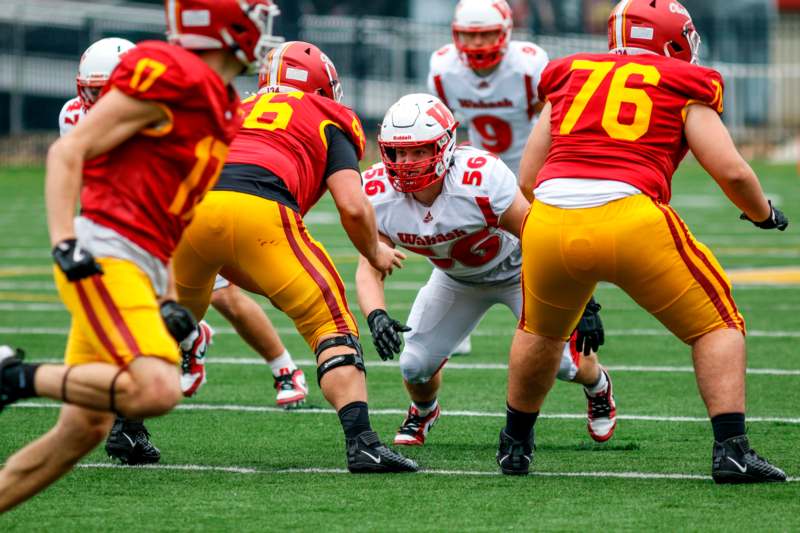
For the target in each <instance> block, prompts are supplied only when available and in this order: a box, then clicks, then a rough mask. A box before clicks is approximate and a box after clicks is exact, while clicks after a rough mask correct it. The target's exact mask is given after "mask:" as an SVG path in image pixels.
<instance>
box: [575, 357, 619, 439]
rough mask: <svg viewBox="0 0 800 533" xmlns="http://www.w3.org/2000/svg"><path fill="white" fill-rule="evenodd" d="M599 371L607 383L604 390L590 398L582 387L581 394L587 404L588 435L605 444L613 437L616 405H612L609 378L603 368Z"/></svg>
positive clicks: (612, 397)
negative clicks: (584, 396) (583, 395)
mask: <svg viewBox="0 0 800 533" xmlns="http://www.w3.org/2000/svg"><path fill="white" fill-rule="evenodd" d="M600 371H601V372H602V373H603V374H605V375H606V381H607V382H608V384H607V385H606V388H605V390H603V391H601V392H598V393H597V394H595V395H594V396H592V395H590V394H589V393H588V392H587V390H586V388H585V387H584V389H583V393H584V394H585V395H586V401H587V403H588V416H587V424H586V426H587V428H588V429H589V435H590V436H591V437H592V439H594V440H595V441H597V442H605V441H607V440H608V439H610V438H611V437H612V436H613V435H614V430H615V429H616V428H617V405H616V404H615V403H614V391H613V388H612V386H611V377H610V376H609V375H608V372H606V369H605V368H601V369H600Z"/></svg>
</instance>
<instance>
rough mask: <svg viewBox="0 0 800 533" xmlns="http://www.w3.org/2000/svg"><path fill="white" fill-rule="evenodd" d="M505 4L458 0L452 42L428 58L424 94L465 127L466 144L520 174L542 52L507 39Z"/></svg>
mask: <svg viewBox="0 0 800 533" xmlns="http://www.w3.org/2000/svg"><path fill="white" fill-rule="evenodd" d="M512 25H513V21H512V19H511V8H509V6H508V3H507V2H506V0H461V1H460V2H459V3H458V5H456V10H455V15H454V17H453V23H452V29H453V42H452V43H451V44H448V45H446V46H444V47H442V48H440V49H439V50H438V51H436V52H434V53H433V55H431V62H430V72H429V74H428V91H429V92H430V93H431V94H436V95H438V96H439V98H440V99H441V100H442V102H444V103H445V105H446V106H447V107H449V108H450V110H451V111H453V113H455V115H456V117H458V119H459V120H461V121H462V122H463V123H466V125H467V127H468V131H469V141H470V143H471V144H472V145H473V146H475V147H476V148H482V149H484V150H487V151H489V152H492V153H493V154H495V155H497V156H499V157H500V158H501V159H502V160H503V162H504V163H505V164H506V165H508V167H509V168H510V169H511V170H512V171H513V172H514V174H517V175H518V174H519V162H520V158H521V157H522V150H523V148H525V142H526V141H527V139H528V135H529V134H530V132H531V129H532V127H533V122H534V120H535V117H536V116H537V115H538V113H539V111H540V110H541V108H542V105H543V104H542V103H541V102H539V101H538V98H537V92H536V87H537V86H538V85H539V77H540V76H541V73H542V71H543V70H544V67H545V66H546V65H547V61H548V57H547V53H546V52H545V51H544V50H543V49H542V48H541V47H539V46H537V45H535V44H534V43H531V42H525V41H512V40H511V27H512Z"/></svg>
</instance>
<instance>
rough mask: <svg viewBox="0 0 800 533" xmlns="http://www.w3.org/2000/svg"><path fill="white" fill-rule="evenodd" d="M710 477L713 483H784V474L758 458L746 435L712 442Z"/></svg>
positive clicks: (761, 458)
mask: <svg viewBox="0 0 800 533" xmlns="http://www.w3.org/2000/svg"><path fill="white" fill-rule="evenodd" d="M711 477H712V478H714V482H715V483H774V482H781V481H786V473H785V472H784V471H783V470H781V469H780V468H777V467H776V466H773V465H772V464H770V462H769V461H767V460H766V459H764V458H763V457H760V456H759V455H758V454H757V453H756V452H755V450H753V449H752V448H751V447H750V442H748V440H747V436H746V435H742V436H740V437H732V438H730V439H728V440H726V441H723V442H714V453H713V456H712V463H711Z"/></svg>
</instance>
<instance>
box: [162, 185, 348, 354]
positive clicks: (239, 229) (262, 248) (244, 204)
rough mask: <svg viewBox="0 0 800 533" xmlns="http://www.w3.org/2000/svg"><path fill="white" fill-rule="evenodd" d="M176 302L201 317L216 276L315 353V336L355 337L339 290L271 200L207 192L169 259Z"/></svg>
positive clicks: (327, 262) (311, 245) (330, 269)
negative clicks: (252, 298)
mask: <svg viewBox="0 0 800 533" xmlns="http://www.w3.org/2000/svg"><path fill="white" fill-rule="evenodd" d="M173 265H174V270H175V281H176V286H177V290H178V300H179V301H180V302H181V303H182V304H184V305H186V306H187V307H189V309H191V311H192V312H193V313H194V314H195V316H196V317H198V318H200V317H202V316H204V315H205V312H206V309H207V308H208V304H209V301H210V298H211V291H212V288H213V285H214V277H215V276H216V274H217V273H218V272H220V270H221V271H222V273H223V275H224V276H225V277H230V279H231V281H233V282H234V283H237V284H238V285H241V286H242V287H244V288H246V289H248V290H252V291H255V292H258V293H260V294H262V295H264V296H266V297H267V298H269V299H270V301H271V302H272V304H273V305H274V306H275V307H277V308H278V309H280V310H281V311H283V312H284V313H286V314H287V315H288V316H289V317H290V318H291V319H292V320H293V321H294V323H295V327H296V328H297V331H298V332H300V334H301V335H302V336H303V337H304V338H305V340H306V342H307V343H308V344H309V346H310V347H311V348H312V349H315V348H316V346H317V344H318V343H319V340H320V338H321V337H323V336H326V335H331V334H336V333H341V334H347V333H352V334H355V335H358V326H357V324H356V321H355V318H354V317H353V314H352V313H351V312H350V309H349V308H348V305H347V300H346V299H345V290H344V283H343V282H342V278H341V277H340V276H339V273H338V272H337V271H336V267H335V266H334V265H333V261H331V258H330V257H329V256H328V254H327V252H326V251H325V249H324V248H323V246H322V245H321V244H320V243H319V242H317V241H316V240H314V239H313V238H312V237H311V236H310V235H309V233H308V230H307V229H306V227H305V225H304V224H303V219H302V218H301V217H300V215H299V214H298V213H296V212H295V211H292V210H291V209H289V208H287V207H285V206H283V205H282V204H280V203H278V202H275V201H273V200H267V199H264V198H260V197H258V196H254V195H251V194H245V193H240V192H233V191H211V192H210V193H208V194H207V195H206V197H205V198H204V199H203V201H202V202H201V203H200V204H199V205H198V206H197V208H196V211H195V217H194V220H193V221H192V223H191V224H190V225H189V227H188V228H187V230H186V232H185V233H184V235H183V239H182V240H181V242H180V245H179V246H178V249H177V250H176V252H175V255H174V257H173Z"/></svg>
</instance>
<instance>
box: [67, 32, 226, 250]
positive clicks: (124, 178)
mask: <svg viewBox="0 0 800 533" xmlns="http://www.w3.org/2000/svg"><path fill="white" fill-rule="evenodd" d="M110 90H119V91H122V92H123V93H125V94H126V95H128V96H130V97H133V98H136V99H138V100H146V101H151V102H153V103H155V104H157V105H159V106H161V107H163V109H164V111H165V112H166V114H167V116H168V117H169V118H168V120H167V121H166V122H164V123H163V124H159V125H156V126H154V127H151V128H147V129H143V130H141V131H139V132H138V133H137V134H135V135H134V136H133V137H131V138H130V139H128V140H126V141H125V142H123V143H122V144H120V145H119V146H117V147H116V148H114V149H113V150H111V151H109V152H107V153H105V154H103V155H101V156H99V157H97V158H95V159H92V160H90V161H86V163H85V164H84V168H83V189H82V190H81V214H82V215H83V216H85V217H87V218H89V219H91V220H93V221H95V222H97V223H99V224H101V225H103V226H106V227H108V228H111V229H113V230H114V231H116V232H118V233H120V234H121V235H123V236H124V237H126V238H128V239H130V240H131V241H133V242H134V243H136V244H137V245H139V246H141V247H142V248H144V249H145V250H146V251H147V252H149V253H151V254H153V255H154V256H155V257H157V258H158V259H160V260H161V261H163V262H164V263H166V262H167V261H168V260H169V258H170V256H171V255H172V252H173V251H174V249H175V247H176V246H177V244H178V241H179V240H180V237H181V234H182V233H183V230H184V228H185V227H186V226H187V225H188V224H189V222H190V221H191V219H192V215H193V213H194V207H195V205H196V204H197V202H199V201H200V199H201V198H202V197H203V196H204V195H205V193H206V191H207V190H208V189H210V188H211V187H212V186H213V185H214V183H215V182H216V180H217V177H218V176H219V172H220V170H222V166H223V164H224V163H225V157H226V155H227V153H228V145H229V144H230V142H231V141H232V140H233V137H234V136H235V135H236V132H237V131H238V129H239V124H240V122H241V118H240V116H239V112H238V111H239V97H238V95H237V94H236V91H235V90H234V89H233V87H232V86H226V85H225V83H224V82H223V81H222V78H220V77H219V75H217V73H216V72H214V71H213V70H212V69H211V68H210V67H209V66H208V65H206V64H205V63H204V62H203V61H202V60H201V59H200V58H199V57H198V56H197V55H195V54H194V53H192V52H189V51H187V50H184V49H183V48H180V47H178V46H174V45H170V44H167V43H163V42H160V41H145V42H142V43H140V44H139V45H138V46H137V47H136V48H133V49H131V50H130V51H129V52H127V53H125V54H124V55H123V56H122V57H121V59H120V63H119V65H118V66H117V68H116V69H115V70H114V72H113V73H112V75H111V79H110V80H109V81H108V83H107V84H106V86H105V88H104V89H103V91H104V93H105V92H108V91H110Z"/></svg>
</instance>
